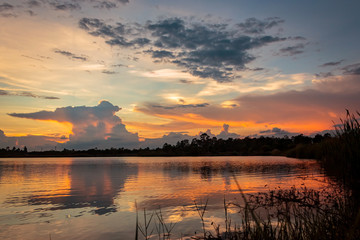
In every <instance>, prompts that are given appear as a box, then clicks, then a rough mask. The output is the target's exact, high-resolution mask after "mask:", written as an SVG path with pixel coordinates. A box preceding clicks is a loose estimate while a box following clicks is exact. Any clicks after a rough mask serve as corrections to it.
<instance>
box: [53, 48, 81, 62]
mask: <svg viewBox="0 0 360 240" xmlns="http://www.w3.org/2000/svg"><path fill="white" fill-rule="evenodd" d="M54 52H55V53H58V54H61V55H63V56H66V57H68V58H70V59H74V60H80V61H87V60H88V57H87V56H85V55H81V56H79V55H76V54H74V53H71V52H68V51H64V50H59V49H55V50H54Z"/></svg>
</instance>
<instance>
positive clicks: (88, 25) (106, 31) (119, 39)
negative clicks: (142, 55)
mask: <svg viewBox="0 0 360 240" xmlns="http://www.w3.org/2000/svg"><path fill="white" fill-rule="evenodd" d="M79 27H80V28H82V29H84V30H86V31H87V32H88V33H89V34H91V35H93V36H98V37H103V38H106V39H108V40H106V43H107V44H109V45H111V46H120V47H135V46H138V47H142V46H145V45H147V44H149V43H150V40H149V39H147V38H132V39H128V38H126V35H129V34H133V32H132V31H133V30H131V28H128V27H126V26H125V25H124V24H122V23H116V25H115V26H111V25H108V24H106V23H105V22H103V21H102V20H100V19H97V18H82V19H80V21H79Z"/></svg>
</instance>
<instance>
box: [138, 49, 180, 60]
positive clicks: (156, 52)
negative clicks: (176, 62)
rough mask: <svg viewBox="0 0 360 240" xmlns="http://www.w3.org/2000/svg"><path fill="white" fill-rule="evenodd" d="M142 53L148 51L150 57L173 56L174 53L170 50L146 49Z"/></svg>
mask: <svg viewBox="0 0 360 240" xmlns="http://www.w3.org/2000/svg"><path fill="white" fill-rule="evenodd" d="M144 53H150V54H151V56H152V58H174V57H175V56H174V54H173V53H172V52H169V51H166V50H161V51H159V50H147V51H144Z"/></svg>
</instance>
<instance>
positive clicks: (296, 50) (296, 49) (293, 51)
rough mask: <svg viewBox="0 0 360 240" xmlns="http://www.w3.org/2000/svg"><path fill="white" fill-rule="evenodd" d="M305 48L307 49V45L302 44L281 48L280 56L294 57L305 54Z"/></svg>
mask: <svg viewBox="0 0 360 240" xmlns="http://www.w3.org/2000/svg"><path fill="white" fill-rule="evenodd" d="M304 48H305V45H304V44H302V43H299V44H297V45H294V46H289V47H285V48H281V49H280V54H282V55H284V56H294V55H297V54H301V53H303V52H304Z"/></svg>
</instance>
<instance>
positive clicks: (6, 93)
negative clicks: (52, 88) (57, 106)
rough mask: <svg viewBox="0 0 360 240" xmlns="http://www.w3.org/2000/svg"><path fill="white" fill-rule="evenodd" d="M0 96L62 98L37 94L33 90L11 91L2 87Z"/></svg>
mask: <svg viewBox="0 0 360 240" xmlns="http://www.w3.org/2000/svg"><path fill="white" fill-rule="evenodd" d="M0 96H21V97H32V98H42V99H49V100H53V99H60V98H58V97H52V96H42V95H37V94H34V93H32V92H9V91H6V90H2V89H0Z"/></svg>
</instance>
